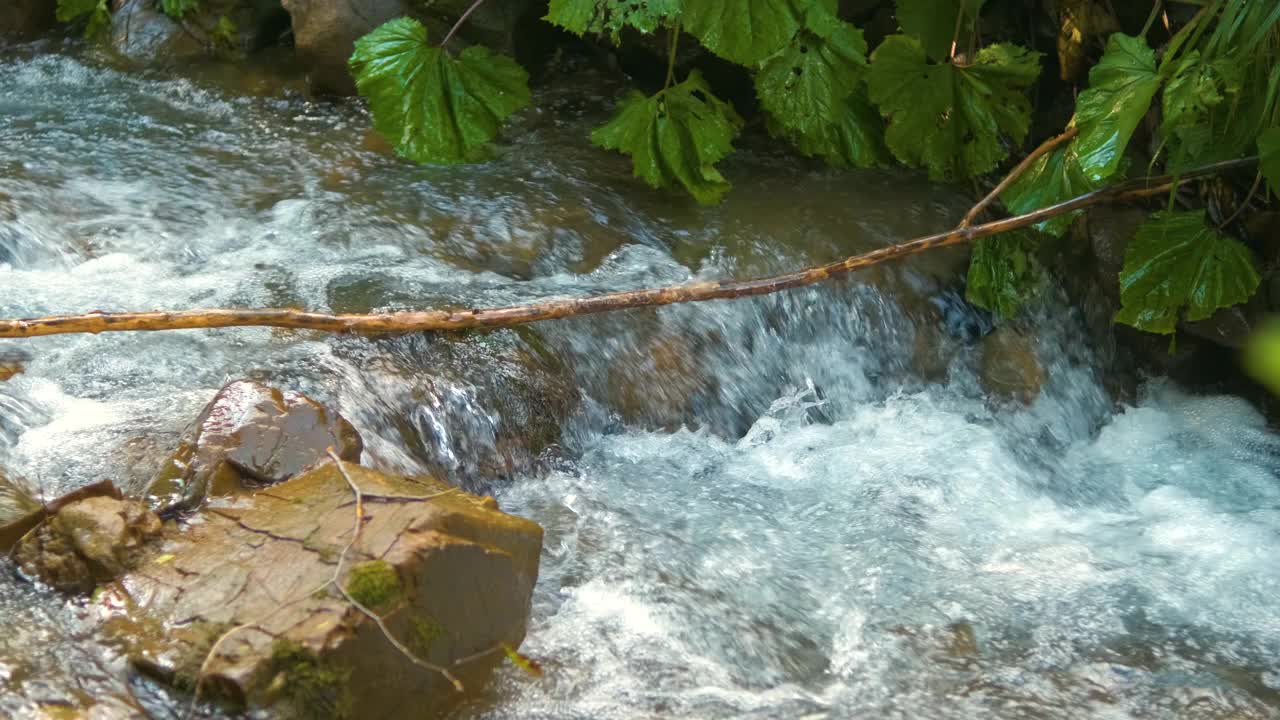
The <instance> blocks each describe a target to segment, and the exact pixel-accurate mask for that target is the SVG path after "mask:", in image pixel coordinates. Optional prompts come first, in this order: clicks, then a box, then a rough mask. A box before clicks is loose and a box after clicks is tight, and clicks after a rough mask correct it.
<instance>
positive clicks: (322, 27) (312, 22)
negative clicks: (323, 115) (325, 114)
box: [281, 0, 409, 95]
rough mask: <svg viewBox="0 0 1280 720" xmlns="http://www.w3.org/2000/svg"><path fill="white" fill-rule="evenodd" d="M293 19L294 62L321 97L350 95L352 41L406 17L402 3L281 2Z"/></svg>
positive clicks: (356, 0)
mask: <svg viewBox="0 0 1280 720" xmlns="http://www.w3.org/2000/svg"><path fill="white" fill-rule="evenodd" d="M281 4H282V5H283V6H284V9H285V10H288V11H289V15H290V17H292V18H293V39H294V46H295V48H296V49H297V53H298V58H299V59H301V60H302V62H303V63H304V64H305V65H306V66H307V68H308V71H309V72H308V78H309V81H310V85H311V89H312V90H313V91H314V92H316V93H318V94H321V95H354V94H355V91H356V84H355V80H353V79H352V78H351V73H350V71H349V70H348V69H347V60H348V58H350V57H351V53H352V52H353V51H354V50H355V43H356V40H358V39H360V37H361V36H363V35H364V34H366V33H368V32H369V31H371V30H373V29H374V28H376V27H378V26H379V25H381V24H382V23H384V22H386V21H388V20H392V19H395V18H398V17H400V16H401V15H408V14H409V5H408V3H406V2H405V1H404V0H281Z"/></svg>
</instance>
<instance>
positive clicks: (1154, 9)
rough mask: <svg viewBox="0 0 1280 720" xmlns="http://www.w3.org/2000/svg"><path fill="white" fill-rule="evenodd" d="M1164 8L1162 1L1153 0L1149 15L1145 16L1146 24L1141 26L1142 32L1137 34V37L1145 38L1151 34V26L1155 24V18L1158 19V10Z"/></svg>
mask: <svg viewBox="0 0 1280 720" xmlns="http://www.w3.org/2000/svg"><path fill="white" fill-rule="evenodd" d="M1163 7H1164V0H1155V2H1154V3H1152V4H1151V14H1150V15H1148V16H1147V22H1146V24H1145V25H1143V26H1142V32H1140V33H1138V37H1140V38H1145V37H1146V36H1147V33H1149V32H1151V26H1152V25H1155V24H1156V18H1158V17H1160V9H1161V8H1163Z"/></svg>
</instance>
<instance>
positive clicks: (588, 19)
mask: <svg viewBox="0 0 1280 720" xmlns="http://www.w3.org/2000/svg"><path fill="white" fill-rule="evenodd" d="M679 14H680V0H551V5H550V6H549V7H548V8H547V14H546V16H545V17H544V18H543V19H544V20H546V21H547V22H550V23H554V24H556V25H559V26H560V27H562V28H564V29H565V30H568V31H569V32H571V33H575V34H577V35H583V34H585V33H609V34H611V35H614V36H615V37H616V36H617V34H618V33H619V32H621V31H622V28H624V27H628V26H630V27H633V28H635V29H637V30H639V31H640V32H645V33H650V32H653V31H654V30H656V29H658V26H659V25H661V24H662V21H663V19H665V18H673V17H676V16H677V15H679Z"/></svg>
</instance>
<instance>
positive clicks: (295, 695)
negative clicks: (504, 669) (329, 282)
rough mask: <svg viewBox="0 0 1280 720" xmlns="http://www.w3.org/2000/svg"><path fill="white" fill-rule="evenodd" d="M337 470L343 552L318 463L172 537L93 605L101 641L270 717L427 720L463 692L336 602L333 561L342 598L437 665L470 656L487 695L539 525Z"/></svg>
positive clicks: (471, 679) (459, 497)
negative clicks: (359, 510) (105, 637)
mask: <svg viewBox="0 0 1280 720" xmlns="http://www.w3.org/2000/svg"><path fill="white" fill-rule="evenodd" d="M344 469H345V470H346V472H347V477H348V478H349V479H350V482H351V483H353V484H355V485H356V486H357V487H359V488H360V489H361V492H362V493H363V494H364V503H363V508H364V522H363V524H362V525H361V529H360V531H359V537H358V539H354V542H353V529H354V528H355V523H356V507H357V506H356V504H355V503H354V502H353V496H352V491H351V488H350V486H349V485H348V481H347V479H346V478H344V476H343V474H342V472H341V471H340V470H339V468H338V467H337V466H335V465H334V464H333V463H328V464H325V465H321V466H318V467H316V468H315V469H313V470H310V471H308V472H306V473H304V474H302V475H299V476H297V477H295V478H293V479H292V480H289V481H286V482H284V483H282V484H280V485H277V486H274V487H273V488H272V489H271V490H270V492H269V493H268V492H263V493H258V494H256V495H253V496H252V497H249V498H247V499H244V500H242V501H241V502H239V503H237V504H236V505H235V506H234V507H219V508H213V507H210V508H206V509H204V510H203V511H201V514H200V516H199V522H192V523H187V524H183V525H178V524H170V525H169V526H166V528H165V529H164V530H163V542H162V545H160V546H157V547H156V548H155V549H153V550H152V553H153V555H152V556H151V557H149V558H148V560H147V561H144V562H143V563H142V564H140V565H138V566H137V570H135V571H133V572H131V573H129V574H127V575H125V576H124V577H123V578H122V579H121V581H120V582H119V583H116V584H114V585H113V586H112V588H110V589H109V590H108V591H107V592H105V593H104V594H103V596H101V597H100V598H99V599H98V603H99V605H100V606H101V607H102V608H103V609H104V611H105V612H107V613H108V614H112V615H113V617H112V618H111V619H110V620H108V621H107V625H106V627H105V630H106V632H107V633H108V634H109V635H112V636H115V637H116V638H117V639H118V641H119V642H120V643H122V644H123V645H124V646H125V649H126V652H127V653H128V654H129V655H130V657H131V661H132V662H133V664H134V665H135V667H137V668H139V669H141V670H143V671H145V672H147V673H148V674H150V675H152V676H154V677H157V678H159V679H161V680H162V681H165V682H170V683H173V684H175V685H177V686H179V687H181V688H184V689H187V690H190V689H192V688H193V687H194V686H195V680H196V678H197V676H198V674H199V672H200V668H201V666H202V665H204V667H205V670H206V672H205V673H204V674H203V676H201V677H203V680H202V681H201V695H202V697H205V698H211V697H213V698H220V699H222V700H223V701H225V702H228V703H230V704H232V705H236V706H244V705H248V706H249V707H254V708H269V710H268V712H269V713H270V715H271V716H272V717H326V718H328V717H344V716H345V717H361V718H374V719H376V718H392V717H403V716H404V711H405V710H404V709H405V708H407V707H412V708H414V712H415V714H416V715H418V716H423V717H427V716H432V714H433V713H435V712H438V711H439V710H441V709H442V708H444V707H446V706H448V705H450V704H453V703H454V702H456V701H457V700H459V699H460V698H461V697H463V696H462V695H460V694H459V693H457V692H456V691H455V690H454V689H453V687H452V686H451V685H450V683H449V681H448V680H446V679H445V678H444V677H443V676H442V675H441V674H439V673H436V672H433V671H431V670H428V669H424V668H422V667H419V666H417V665H414V664H413V663H412V662H411V661H410V660H409V659H408V658H406V657H405V656H404V655H402V654H401V652H400V651H399V650H397V649H396V648H395V647H394V646H393V645H392V644H391V643H390V642H388V640H387V638H386V637H385V636H384V635H383V633H382V630H380V629H379V627H378V625H377V624H376V623H375V622H373V621H372V620H371V619H370V617H368V616H367V615H365V614H363V613H362V612H361V611H360V610H359V609H357V608H356V607H354V606H353V605H352V604H351V603H349V602H348V601H347V599H346V598H345V597H344V596H343V595H342V594H340V593H339V592H338V591H337V590H336V588H335V587H334V586H333V585H332V584H331V582H330V581H331V580H332V579H334V577H335V571H336V570H337V569H338V563H341V573H340V575H341V577H340V578H339V580H340V582H341V584H342V587H343V588H345V589H346V591H347V593H349V594H350V595H351V596H352V597H353V598H355V599H357V600H358V601H359V602H360V603H361V604H362V605H364V606H365V607H367V608H368V609H369V610H370V611H371V612H376V613H378V614H380V616H381V618H382V621H383V623H384V624H385V627H386V630H387V631H388V632H390V633H391V634H392V635H393V636H394V637H395V638H397V639H398V640H399V641H400V642H401V643H402V644H403V645H404V646H405V647H406V648H408V649H409V650H410V651H411V652H413V653H414V654H415V655H417V656H418V657H420V658H421V659H422V660H424V661H426V662H429V663H433V664H435V665H439V666H453V663H455V662H458V661H461V660H463V659H464V658H473V659H471V660H467V661H465V662H461V663H460V664H458V665H457V666H454V668H453V672H454V673H455V674H456V675H457V677H458V679H459V680H460V681H461V682H462V683H463V685H464V687H465V688H466V689H467V690H468V691H475V690H478V689H479V688H481V687H482V686H483V684H484V682H485V680H486V679H487V677H488V675H489V674H490V672H491V671H492V669H493V667H494V666H495V665H496V663H497V662H498V661H499V660H500V658H501V656H502V652H501V650H500V646H501V644H502V643H507V644H510V645H511V646H513V647H514V646H517V645H518V644H519V643H520V642H521V640H522V639H523V638H524V634H525V628H526V624H527V621H528V616H529V610H530V599H531V594H532V590H533V585H534V582H535V580H536V577H537V572H538V559H539V554H540V552H541V544H542V530H541V528H539V527H538V526H537V525H536V524H535V523H532V522H530V521H528V520H524V519H521V518H516V517H512V516H509V515H506V514H503V513H501V512H499V511H498V509H497V503H496V502H495V501H494V500H493V499H492V498H481V497H477V496H473V495H468V494H466V493H464V492H461V491H458V490H455V489H451V488H450V487H449V486H447V485H445V484H444V483H442V482H439V481H437V480H435V479H433V478H419V479H408V478H403V477H396V476H391V475H386V474H382V473H379V472H376V471H373V470H369V469H366V468H362V467H358V466H354V465H346V466H344ZM348 546H350V549H349V550H348V549H347V548H348ZM237 627H238V628H240V629H239V630H237V631H236V632H234V633H232V634H230V635H226V633H227V631H228V630H229V629H231V628H237ZM219 640H221V641H220V642H219ZM215 644H216V647H215ZM494 650H497V652H492V651H494ZM206 658H207V663H206ZM344 710H345V714H344Z"/></svg>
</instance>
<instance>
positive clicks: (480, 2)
mask: <svg viewBox="0 0 1280 720" xmlns="http://www.w3.org/2000/svg"><path fill="white" fill-rule="evenodd" d="M483 4H484V0H476V1H475V2H473V3H471V7H469V8H467V11H466V12H464V13H462V15H461V16H459V17H458V22H456V23H454V24H453V27H451V28H449V32H448V33H446V34H445V36H444V39H443V40H441V41H440V47H444V46H445V45H448V44H449V41H450V40H452V39H453V34H454V33H456V32H458V28H460V27H462V23H464V22H466V21H467V18H469V17H471V13H473V12H475V11H476V8H478V7H480V6H481V5H483Z"/></svg>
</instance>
